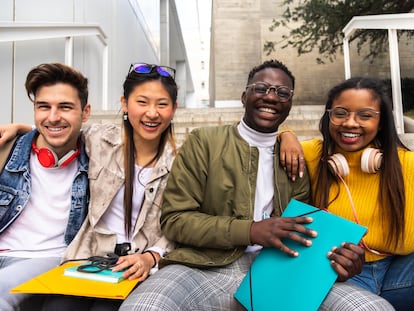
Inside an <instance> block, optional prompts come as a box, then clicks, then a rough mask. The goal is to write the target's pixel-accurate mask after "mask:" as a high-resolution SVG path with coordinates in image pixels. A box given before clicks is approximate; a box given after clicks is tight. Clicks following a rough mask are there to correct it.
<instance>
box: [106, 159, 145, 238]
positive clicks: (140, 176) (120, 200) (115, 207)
mask: <svg viewBox="0 0 414 311" xmlns="http://www.w3.org/2000/svg"><path fill="white" fill-rule="evenodd" d="M152 170H153V169H152V168H144V169H143V168H141V167H140V166H138V165H135V176H134V193H133V195H132V204H133V206H134V208H133V209H132V219H131V220H132V223H133V224H136V222H137V218H138V215H139V212H140V210H141V205H142V202H143V200H144V193H145V185H146V184H147V182H148V180H149V178H150V176H151V173H152ZM124 192H125V186H122V187H121V188H120V189H119V191H118V193H117V194H116V196H115V197H114V198H113V200H112V202H111V204H110V205H109V208H108V209H107V210H106V211H105V213H104V214H103V216H102V219H101V220H102V221H103V222H104V223H105V225H106V226H107V227H108V228H109V229H110V230H111V231H113V232H115V233H116V236H117V241H116V242H117V243H124V242H131V239H130V238H128V237H127V236H126V234H125V226H124Z"/></svg>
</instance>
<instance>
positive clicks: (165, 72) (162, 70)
mask: <svg viewBox="0 0 414 311" xmlns="http://www.w3.org/2000/svg"><path fill="white" fill-rule="evenodd" d="M157 71H158V73H159V74H160V75H161V76H163V77H172V74H171V73H170V72H169V71H168V70H166V69H165V68H163V67H158V66H157Z"/></svg>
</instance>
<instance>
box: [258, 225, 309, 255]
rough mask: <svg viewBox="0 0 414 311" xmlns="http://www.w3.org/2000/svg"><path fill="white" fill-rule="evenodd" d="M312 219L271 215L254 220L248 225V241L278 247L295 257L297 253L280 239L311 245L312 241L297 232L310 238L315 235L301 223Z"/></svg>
mask: <svg viewBox="0 0 414 311" xmlns="http://www.w3.org/2000/svg"><path fill="white" fill-rule="evenodd" d="M312 221H313V219H312V218H311V217H293V218H281V217H271V218H268V219H265V220H262V221H258V222H254V223H253V224H252V225H251V227H250V241H251V242H252V244H258V245H261V246H266V247H274V248H277V249H280V250H281V251H282V252H284V253H286V254H288V255H289V256H293V257H296V256H298V255H299V253H298V252H297V251H295V250H292V249H290V248H289V247H287V246H286V245H285V244H283V242H282V239H290V240H293V241H296V242H297V243H299V244H303V245H305V246H311V245H312V241H311V240H310V239H306V238H304V237H303V236H301V235H299V234H298V233H302V234H304V235H306V236H309V237H311V238H314V237H316V236H317V232H316V231H314V230H311V229H308V228H306V227H305V226H303V225H302V224H308V223H311V222H312Z"/></svg>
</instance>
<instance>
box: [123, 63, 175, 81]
mask: <svg viewBox="0 0 414 311" xmlns="http://www.w3.org/2000/svg"><path fill="white" fill-rule="evenodd" d="M154 69H155V70H157V72H158V74H159V75H160V76H163V77H171V78H173V79H175V69H174V68H171V67H168V66H158V65H151V64H145V63H136V64H131V66H130V67H129V71H128V73H131V71H134V72H136V73H144V74H145V73H151V72H152V71H153V70H154Z"/></svg>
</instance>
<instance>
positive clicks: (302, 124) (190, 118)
mask: <svg viewBox="0 0 414 311" xmlns="http://www.w3.org/2000/svg"><path fill="white" fill-rule="evenodd" d="M323 111H324V106H314V105H312V106H310V105H306V106H293V107H292V110H291V111H290V114H289V117H288V118H287V119H286V121H285V122H284V124H283V125H282V127H283V128H289V129H292V130H293V131H295V133H296V135H298V136H299V138H300V139H306V138H311V137H314V136H318V135H319V131H318V126H319V119H320V118H321V116H322V114H323ZM243 113H244V108H243V107H240V108H178V109H177V112H176V114H175V116H174V120H173V122H174V132H175V137H176V140H177V142H178V143H179V144H181V143H182V142H183V141H184V140H185V138H186V137H187V135H188V134H189V133H190V132H191V131H192V130H193V129H195V128H197V127H205V126H217V125H224V124H232V123H235V122H238V121H240V119H241V117H242V116H243ZM121 120H122V113H121V111H92V114H91V117H90V120H89V123H115V124H121Z"/></svg>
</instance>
